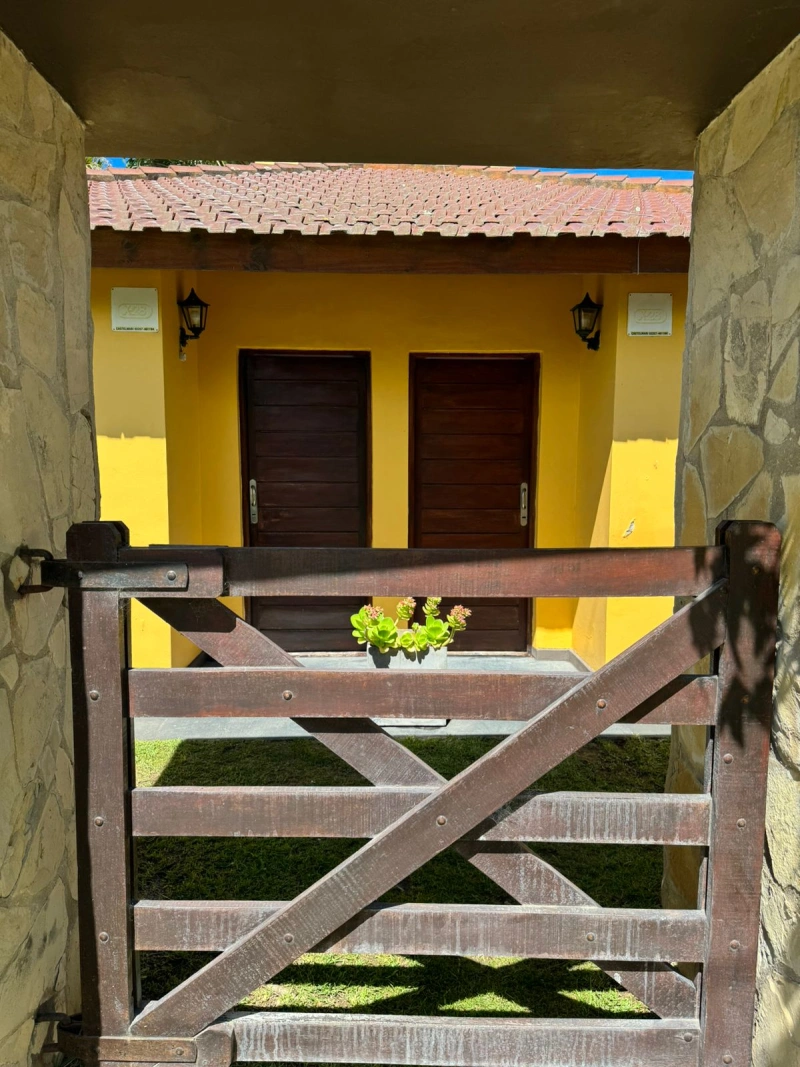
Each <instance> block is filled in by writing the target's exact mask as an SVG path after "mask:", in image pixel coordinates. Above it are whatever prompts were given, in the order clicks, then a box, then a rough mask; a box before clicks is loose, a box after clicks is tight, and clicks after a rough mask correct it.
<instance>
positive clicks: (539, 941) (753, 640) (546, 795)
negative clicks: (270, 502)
mask: <svg viewBox="0 0 800 1067" xmlns="http://www.w3.org/2000/svg"><path fill="white" fill-rule="evenodd" d="M719 536H720V542H721V543H720V544H718V545H716V546H713V547H702V548H690V549H683V548H682V549H611V550H601V551H598V550H584V549H580V550H563V551H562V550H556V551H552V550H545V551H540V550H526V551H514V550H511V551H489V550H487V551H477V550H475V551H473V550H453V551H450V550H444V549H439V550H399V549H380V550H372V549H229V548H224V547H186V546H159V547H154V548H149V549H148V548H132V547H130V546H129V545H128V544H127V531H126V530H125V528H124V527H122V526H120V525H117V524H113V523H84V524H80V525H78V526H76V527H73V528H72V530H71V531H70V533H69V537H68V548H69V556H70V558H69V559H68V560H53V559H50V558H49V556H48V553H40V554H37V553H35V552H31V553H29V555H30V556H31V558H32V561H33V562H34V567H33V572H32V573H33V576H32V578H31V585H30V588H29V591H30V592H31V593H33V592H38V591H41V590H42V589H44V588H47V587H48V586H62V587H67V588H69V590H70V601H69V603H70V625H71V646H72V656H73V682H74V685H73V697H74V708H75V713H74V717H75V723H76V790H77V799H76V808H77V835H78V856H79V865H78V878H79V916H80V933H81V970H82V992H83V1018H82V1022H75V1023H73V1024H72V1025H71V1026H67V1027H64V1028H63V1029H62V1033H61V1037H60V1041H59V1044H60V1048H61V1050H62V1051H63V1052H64V1053H66V1054H67V1055H69V1056H74V1057H76V1058H79V1059H83V1060H84V1061H85V1062H86V1063H87V1064H90V1065H94V1064H98V1065H99V1064H103V1065H105V1064H108V1065H109V1067H111V1064H112V1063H140V1064H142V1065H143V1067H144V1065H145V1064H147V1065H148V1067H149V1065H151V1064H153V1063H156V1062H165V1063H178V1062H189V1063H191V1062H196V1063H197V1067H230V1065H231V1064H232V1062H233V1061H234V1060H238V1061H244V1062H247V1061H267V1062H269V1061H283V1062H307V1063H314V1062H318V1063H322V1062H333V1063H359V1062H361V1063H377V1064H383V1063H386V1064H390V1063H391V1064H398V1065H406V1067H412V1065H414V1067H417V1065H419V1067H424V1065H431V1067H438V1065H440V1064H441V1065H442V1067H484V1065H485V1067H489V1065H491V1067H506V1065H508V1067H512V1065H513V1067H539V1065H541V1067H545V1065H547V1067H583V1065H584V1064H595V1065H598V1067H639V1065H640V1064H642V1063H647V1064H648V1067H712V1065H713V1067H716V1065H717V1064H719V1063H722V1064H731V1065H732V1067H747V1065H748V1063H749V1059H750V1038H751V1027H752V1017H753V1002H754V987H755V968H756V960H757V952H758V901H759V875H760V869H761V862H762V846H763V833H764V808H765V790H766V774H767V761H768V753H769V728H770V717H771V699H772V697H771V694H772V684H773V660H774V646H775V630H776V606H777V575H778V566H779V547H780V542H779V537H778V535H777V533H776V531H775V530H774V528H772V527H769V526H765V525H762V524H758V523H735V524H730V525H728V526H726V527H722V528H721V531H720V535H719ZM37 568H38V569H37ZM428 593H436V594H437V595H442V596H447V597H451V596H458V597H459V598H464V599H466V600H468V599H469V598H470V597H488V596H493V597H497V596H500V597H502V596H506V597H521V596H525V597H547V596H556V597H592V596H624V597H629V596H678V597H684V598H687V599H689V603H687V604H686V605H685V606H684V607H682V608H681V609H680V610H679V611H677V612H676V614H675V615H673V616H672V617H671V618H670V619H668V620H667V621H666V622H664V623H663V624H662V625H661V626H659V627H657V628H656V629H655V630H654V631H653V632H652V633H650V634H647V635H646V636H645V637H643V638H642V639H641V640H640V641H639V642H637V644H636V645H634V646H632V647H631V648H630V649H628V650H626V651H625V652H623V653H622V654H621V655H619V656H618V657H617V658H616V659H614V660H612V661H611V662H610V663H608V664H607V665H606V666H605V667H603V668H601V669H600V670H598V671H596V672H594V673H583V674H581V673H574V674H568V673H560V674H537V673H531V674H508V673H493V672H461V671H459V672H452V673H450V674H448V673H441V672H433V671H428V672H426V671H421V672H414V673H405V672H380V671H363V670H361V671H358V670H348V671H320V670H313V669H312V670H310V669H307V668H304V667H302V666H301V665H300V664H299V662H298V661H297V660H296V659H295V658H293V657H292V656H291V655H289V654H288V653H286V652H285V651H284V650H283V649H280V648H279V647H278V646H277V645H275V644H274V643H273V642H271V641H270V640H269V639H268V638H267V637H266V636H265V635H263V634H261V633H260V632H259V631H257V630H256V629H254V628H253V627H252V626H250V625H248V624H247V623H246V622H245V621H244V620H242V619H239V618H238V617H237V616H236V615H235V614H234V613H233V612H232V611H231V610H230V609H229V608H227V607H226V606H225V605H224V604H223V603H221V602H220V601H219V600H218V599H216V598H217V597H219V596H223V595H226V594H231V595H240V596H315V597H322V596H342V595H345V596H348V595H349V596H364V598H365V599H366V598H369V597H373V596H404V595H408V594H413V595H427V594H428ZM131 598H137V599H139V600H140V601H141V602H142V603H143V604H144V605H146V606H148V607H149V608H150V609H151V610H152V611H153V612H155V613H156V614H157V615H158V616H160V617H161V618H162V619H164V620H165V621H166V622H167V623H168V624H169V625H170V626H172V627H173V628H174V629H175V630H177V631H178V632H179V633H182V634H184V635H185V636H187V637H188V638H189V639H190V640H192V641H193V642H194V643H195V644H196V645H197V646H198V647H199V648H200V649H202V650H204V651H205V652H207V653H208V655H209V656H211V657H212V658H213V659H215V660H216V661H217V662H218V663H220V664H221V666H220V667H217V668H211V669H204V670H196V669H194V670H192V669H189V670H187V669H170V670H131V668H130V660H129V650H128V629H129V616H128V601H129V600H130V599H131ZM691 598H696V599H693V600H692V599H691ZM709 655H710V656H711V661H710V668H709V669H710V671H711V673H710V674H708V675H697V674H682V673H681V672H683V671H689V670H694V669H696V667H697V664H698V663H700V662H701V661H703V660H704V657H707V656H709ZM443 705H447V706H448V707H451V708H453V709H457V713H456V714H457V717H459V718H465V719H505V720H506V721H511V722H522V723H523V725H522V726H521V727H520V729H519V730H518V731H517V732H516V733H514V734H512V735H511V736H510V737H508V738H506V740H505V741H503V742H501V743H500V744H499V745H497V746H496V747H494V748H492V749H491V750H490V751H488V752H487V753H486V754H485V755H484V756H482V757H481V758H479V759H478V760H476V761H475V762H474V763H473V764H472V765H471V766H470V767H468V768H467V769H466V770H464V771H462V772H461V773H460V774H458V775H456V777H455V778H453V779H451V780H450V781H447V780H445V779H444V778H443V777H442V776H441V775H440V774H438V773H437V772H436V771H435V770H433V768H431V767H429V766H428V765H427V764H426V763H425V762H424V761H423V760H422V759H421V758H420V757H419V756H417V755H415V754H414V753H412V752H411V751H409V750H408V749H407V748H405V747H403V746H402V745H401V744H399V742H397V741H396V739H394V738H391V737H389V736H388V735H387V734H386V733H385V731H384V730H382V729H381V728H380V727H379V726H377V725H376V724H375V722H374V721H373V717H376V716H379V717H380V718H381V719H384V718H385V719H389V720H391V719H392V718H409V717H413V718H431V717H439V716H440V715H441V708H442V706H443ZM156 715H158V716H161V715H169V716H181V715H182V716H204V715H221V716H234V715H235V716H239V715H242V716H264V717H282V718H283V717H288V718H291V719H292V720H293V721H294V722H295V723H298V724H299V725H300V726H301V727H302V728H303V729H304V730H305V731H306V733H307V734H308V735H309V736H310V737H314V738H316V739H317V740H319V741H320V742H321V743H322V744H323V745H325V746H326V747H327V748H328V749H329V750H330V751H332V752H334V753H336V754H337V755H339V756H341V758H342V759H344V760H345V761H346V762H347V763H348V764H350V766H351V767H352V768H353V769H354V770H356V771H358V772H359V773H360V774H362V775H363V776H364V778H366V780H367V781H368V782H370V783H371V784H370V785H368V786H364V787H361V786H359V787H306V786H297V787H285V786H273V787H261V786H257V787H244V786H230V787H228V786H214V787H210V786H209V787H199V786H192V785H183V786H173V787H153V788H149V789H137V788H130V787H129V784H128V782H129V778H130V777H132V776H131V775H130V744H129V743H130V741H131V740H132V724H133V720H134V718H135V717H137V716H139V717H142V716H156ZM621 721H628V722H631V721H633V722H645V723H665V724H679V725H683V724H685V725H694V726H700V727H705V728H706V731H707V733H706V736H707V739H708V741H709V744H708V759H707V774H706V785H705V790H706V792H705V793H703V794H698V795H696V794H668V795H663V794H617V793H610V792H608V793H606V792H597V793H590V792H580V793H574V792H560V793H559V792H540V791H536V790H533V789H532V788H531V786H532V783H535V782H536V781H537V780H539V779H541V777H542V776H543V775H544V774H545V773H547V772H548V771H549V770H551V769H552V768H553V767H554V766H556V765H557V764H558V763H560V762H562V761H563V760H564V759H566V758H567V757H569V756H570V755H571V754H572V753H574V752H576V751H577V750H578V749H579V748H581V747H582V746H583V745H584V744H586V743H587V742H588V741H589V740H591V739H593V738H595V737H597V736H599V735H600V734H601V733H602V732H603V730H605V729H606V728H607V727H608V726H610V725H612V724H613V723H615V722H621ZM147 836H175V837H179V836H184V837H202V836H214V837H220V836H229V837H234V836H235V837H270V836H272V837H278V836H280V837H344V838H348V839H353V838H355V839H358V838H361V839H365V841H366V843H365V844H364V845H363V846H362V847H361V848H360V849H359V850H358V851H357V852H355V853H353V854H352V855H350V856H349V857H348V858H347V859H346V860H344V861H343V862H342V863H341V864H340V865H339V867H338V868H336V869H334V870H333V871H330V872H329V873H328V874H326V875H324V876H323V877H322V878H320V879H319V880H318V881H317V882H315V883H314V884H313V885H312V886H310V887H309V888H308V889H306V890H305V891H304V892H303V893H301V894H300V895H299V896H298V897H297V898H296V899H295V900H290V901H200V900H196V901H192V900H189V901H158V900H142V901H139V902H138V903H135V886H134V870H135V863H134V855H133V848H134V844H135V841H136V839H137V838H141V837H147ZM536 842H561V843H576V844H581V845H583V844H612V843H613V844H625V845H627V844H631V845H667V846H693V847H696V848H700V849H703V850H704V855H705V863H704V866H703V868H702V873H701V878H700V885H699V887H698V902H697V907H696V908H694V909H691V910H685V911H669V910H662V909H624V908H602V907H600V906H599V905H598V904H597V903H596V902H595V901H593V900H592V899H591V898H590V897H589V896H588V895H587V894H586V893H584V892H583V891H582V890H581V889H580V888H579V887H578V886H576V885H574V884H573V883H572V882H570V881H569V879H568V878H566V877H565V876H564V875H563V874H561V873H560V872H559V871H557V870H556V869H554V868H553V867H551V866H550V865H549V864H547V863H546V862H544V860H542V859H541V857H539V856H538V855H537V854H536V852H535V851H534V850H533V849H532V848H531V846H530V843H536ZM448 848H452V849H454V850H455V851H456V852H457V853H458V854H459V855H461V856H462V857H463V858H464V859H466V860H467V861H468V862H469V863H471V864H473V866H474V867H475V868H477V869H478V870H479V871H481V872H482V873H484V874H485V875H486V876H487V877H489V878H490V879H491V880H492V881H494V882H495V883H496V886H497V887H499V888H500V889H501V890H502V891H504V892H505V893H506V894H507V895H508V896H509V897H510V898H511V899H512V900H515V901H517V903H514V904H502V905H491V906H489V905H450V904H425V905H388V904H382V903H375V902H376V901H380V899H381V897H382V896H383V894H384V893H385V892H387V891H388V890H389V889H391V888H392V887H393V886H395V885H396V884H397V883H398V881H400V880H402V879H403V878H405V877H407V876H408V875H409V874H411V873H412V872H413V871H415V870H417V869H418V868H419V867H420V866H421V865H422V864H424V863H426V862H427V861H428V860H429V859H431V858H432V857H434V856H436V855H437V854H439V853H441V852H443V851H444V850H445V849H448ZM314 950H316V951H326V952H331V951H333V952H339V953H343V952H347V953H369V954H379V953H387V952H388V953H398V954H418V955H427V954H430V955H469V956H489V957H492V956H494V957H505V958H544V959H569V960H587V959H588V960H593V961H596V962H597V964H598V966H599V967H600V968H601V969H602V970H603V971H605V972H606V974H609V975H610V976H611V977H612V978H613V979H614V980H616V981H617V982H619V983H620V984H621V985H623V987H624V988H627V989H628V990H629V991H630V992H631V993H632V994H633V995H634V996H635V997H638V998H639V999H640V1000H641V1001H642V1002H643V1003H644V1004H645V1005H646V1006H648V1007H649V1008H650V1009H651V1010H652V1011H653V1012H654V1014H655V1015H657V1016H660V1017H661V1018H658V1019H655V1020H654V1019H646V1018H634V1019H603V1020H576V1019H571V1020H561V1019H524V1020H521V1019H506V1018H503V1019H474V1018H468V1017H461V1018H447V1017H436V1018H416V1017H402V1016H381V1015H372V1014H370V1015H368V1016H359V1015H352V1014H347V1015H342V1014H336V1013H325V1014H317V1013H309V1014H306V1013H303V1014H296V1013H284V1012H272V1013H271V1012H266V1013H257V1014H253V1013H235V1012H234V1013H230V1009H231V1007H232V1006H233V1005H235V1004H236V1003H237V1002H238V1001H239V1000H240V998H241V997H243V996H246V995H247V994H249V993H250V992H251V991H252V990H253V989H254V988H255V987H257V986H260V985H262V984H263V983H264V982H268V981H270V980H272V979H273V978H274V977H275V976H276V975H278V974H279V973H280V972H281V971H282V970H283V969H284V968H285V967H287V966H289V965H291V964H292V963H293V962H294V961H296V960H297V959H298V958H299V957H300V956H301V955H302V954H303V953H304V952H306V951H314ZM144 951H146V952H151V951H171V952H174V951H179V952H200V951H202V952H211V953H217V954H218V955H216V957H215V958H214V959H212V960H211V962H210V963H208V964H206V965H205V966H203V967H201V968H200V970H199V971H197V972H196V973H195V974H193V975H192V976H191V977H189V978H188V979H187V980H186V981H184V982H183V983H182V984H181V985H179V986H178V987H177V988H176V989H173V990H171V991H170V992H168V993H166V994H165V995H164V996H163V997H162V998H161V999H160V1000H158V1001H155V1002H151V1003H149V1004H146V1005H143V1004H141V1003H140V1002H139V997H138V985H137V965H136V957H137V954H138V953H139V952H144ZM674 961H680V962H681V963H686V964H695V965H697V966H698V967H699V972H698V980H697V981H696V982H693V981H690V980H689V979H688V978H686V977H684V976H683V975H681V974H679V973H678V972H677V971H676V970H675V968H674V966H673V962H674ZM226 1012H228V1013H229V1014H227V1015H226V1014H225V1013H226ZM220 1020H222V1021H220Z"/></svg>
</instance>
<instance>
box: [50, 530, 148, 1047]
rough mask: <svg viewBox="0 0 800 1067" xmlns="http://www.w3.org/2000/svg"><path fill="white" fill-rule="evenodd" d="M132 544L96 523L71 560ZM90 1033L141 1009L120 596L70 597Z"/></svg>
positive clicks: (81, 919)
mask: <svg viewBox="0 0 800 1067" xmlns="http://www.w3.org/2000/svg"><path fill="white" fill-rule="evenodd" d="M127 543H128V531H127V529H126V528H125V527H124V526H123V525H122V524H117V523H111V522H87V523H79V524H77V525H75V526H72V527H71V528H70V530H69V531H68V533H67V555H68V558H69V559H70V560H76V561H81V560H103V561H108V563H109V566H110V567H113V566H114V565H115V564H116V562H117V555H118V551H119V548H120V547H121V546H122V545H124V544H127ZM68 603H69V627H70V645H71V649H72V707H73V733H74V738H75V808H76V836H77V852H78V929H79V935H80V960H81V1000H82V1015H83V1019H82V1029H83V1033H84V1034H88V1035H102V1036H106V1035H110V1034H111V1035H121V1034H125V1033H127V1030H128V1026H129V1024H130V1021H131V1019H132V1017H133V1010H134V1003H133V1002H134V963H133V931H132V917H131V903H132V888H133V886H132V856H131V837H130V798H129V782H130V778H131V759H132V753H131V747H132V746H131V736H130V720H129V718H128V695H127V675H126V671H127V668H128V666H129V655H128V630H129V626H128V619H129V614H130V608H129V601H128V600H125V599H122V598H121V597H120V595H119V593H118V592H117V591H116V590H113V591H108V592H106V591H102V592H99V591H98V592H82V591H81V590H80V589H70V591H69V601H68Z"/></svg>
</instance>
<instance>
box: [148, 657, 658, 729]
mask: <svg viewBox="0 0 800 1067" xmlns="http://www.w3.org/2000/svg"><path fill="white" fill-rule="evenodd" d="M297 659H298V660H299V661H300V662H301V663H302V664H303V665H304V666H306V667H313V668H315V669H316V670H330V671H345V670H347V671H352V670H370V669H372V668H370V667H368V666H367V661H366V657H365V655H364V653H363V652H341V653H321V652H316V653H309V654H307V655H298V656H297ZM199 669H202V668H199ZM448 670H453V671H507V672H509V673H511V672H513V673H519V674H525V673H529V672H531V673H536V674H552V673H556V672H557V673H559V674H560V673H564V674H575V675H576V676H577V675H579V674H580V672H579V671H578V668H577V667H575V666H573V665H572V664H571V663H567V662H565V661H563V660H543V659H538V658H536V657H534V656H529V655H526V654H525V653H513V652H506V653H497V654H495V653H469V652H451V653H449V655H448ZM576 681H577V678H576ZM379 721H380V722H381V723H382V724H383V725H384V726H385V724H386V722H387V720H379ZM412 721H414V720H412ZM416 722H419V720H416ZM434 724H436V725H434ZM524 725H525V722H524V721H520V722H512V721H508V720H506V721H503V722H490V721H487V720H482V719H450V720H449V721H448V720H444V719H442V720H438V719H432V720H431V721H430V725H425V726H420V725H413V726H412V725H409V724H406V725H394V726H388V727H387V726H385V728H386V732H387V733H389V734H392V735H393V736H395V737H466V736H473V737H475V736H477V737H498V736H499V737H504V736H507V735H508V734H513V733H515V732H516V731H517V730H519V729H520V727H522V726H524ZM135 735H136V740H137V741H155V740H181V741H184V740H190V739H200V738H219V739H224V740H231V739H234V738H274V739H276V740H282V739H286V738H292V737H308V734H307V733H306V732H305V730H303V729H302V727H300V726H297V725H296V724H295V723H293V722H292V721H291V719H273V718H263V719H260V718H228V717H226V718H215V717H210V716H209V717H207V718H205V717H204V718H184V717H181V718H167V717H164V718H146V719H137V720H136V721H135ZM633 735H638V736H640V737H669V735H670V728H669V726H651V725H643V726H639V725H636V724H635V723H633V724H622V725H619V726H612V727H610V728H609V729H608V730H606V731H605V732H604V735H603V736H605V737H630V736H633Z"/></svg>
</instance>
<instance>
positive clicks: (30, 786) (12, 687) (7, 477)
mask: <svg viewBox="0 0 800 1067" xmlns="http://www.w3.org/2000/svg"><path fill="white" fill-rule="evenodd" d="M84 175H85V157H84V147H83V128H82V126H81V123H80V122H79V120H78V119H77V117H76V116H75V114H74V113H73V112H72V111H71V110H70V109H69V108H68V107H67V106H66V104H65V103H64V102H63V101H62V100H61V98H60V97H59V96H58V95H57V94H56V93H55V92H54V90H53V89H52V88H51V87H50V86H49V85H48V84H47V83H46V82H45V81H44V80H43V79H42V78H41V77H40V76H39V75H38V74H37V72H36V71H35V70H34V69H33V68H32V67H31V66H30V64H28V63H27V62H26V60H25V59H24V57H23V56H22V55H21V54H20V53H19V52H18V51H17V50H16V49H15V48H14V46H13V45H11V44H10V43H9V42H8V40H7V39H6V38H4V37H3V36H2V34H0V572H1V576H0V582H1V583H2V597H1V598H0V1064H4V1065H5V1064H27V1063H28V1062H29V1061H30V1058H31V1056H32V1055H34V1054H36V1053H37V1052H38V1051H39V1050H40V1049H41V1046H42V1043H43V1042H44V1041H45V1040H47V1039H48V1036H49V1033H48V1028H47V1027H46V1026H43V1025H36V1024H35V1023H34V1017H35V1015H36V1014H37V1012H40V1011H76V1010H77V1009H78V1000H77V993H78V982H77V969H78V954H77V945H76V943H75V939H76V932H77V931H76V903H75V893H76V888H75V857H74V847H73V837H74V828H73V823H74V815H73V785H72V763H73V761H72V728H71V722H70V711H69V698H68V678H67V671H68V652H67V629H66V622H65V617H64V603H63V596H62V594H61V592H60V591H58V590H56V591H53V592H50V593H47V594H44V595H36V596H31V597H27V598H25V597H20V596H19V595H18V594H17V588H18V586H19V584H20V582H21V581H22V580H23V579H24V577H25V574H26V568H25V566H24V564H23V563H22V561H21V559H20V558H19V557H18V556H17V555H16V553H17V550H18V548H19V547H20V546H27V547H32V548H45V549H49V550H50V551H51V552H54V553H57V554H59V555H63V553H64V550H65V544H64V539H65V533H66V530H67V528H68V527H69V525H70V524H71V523H72V522H75V521H80V520H83V519H91V518H94V517H95V508H96V485H97V480H96V470H95V458H94V451H93V443H92V421H91V420H92V400H91V381H90V374H89V354H90V344H91V334H90V331H91V324H90V320H89V312H88V308H89V223H88V209H87V195H86V181H85V176H84Z"/></svg>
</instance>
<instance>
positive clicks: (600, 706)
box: [597, 700, 606, 711]
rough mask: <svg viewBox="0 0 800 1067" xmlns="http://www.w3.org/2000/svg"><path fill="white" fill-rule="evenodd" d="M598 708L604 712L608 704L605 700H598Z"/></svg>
mask: <svg viewBox="0 0 800 1067" xmlns="http://www.w3.org/2000/svg"><path fill="white" fill-rule="evenodd" d="M597 706H598V708H600V710H601V711H602V710H603V708H604V707H605V706H606V702H605V700H598V701H597Z"/></svg>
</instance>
